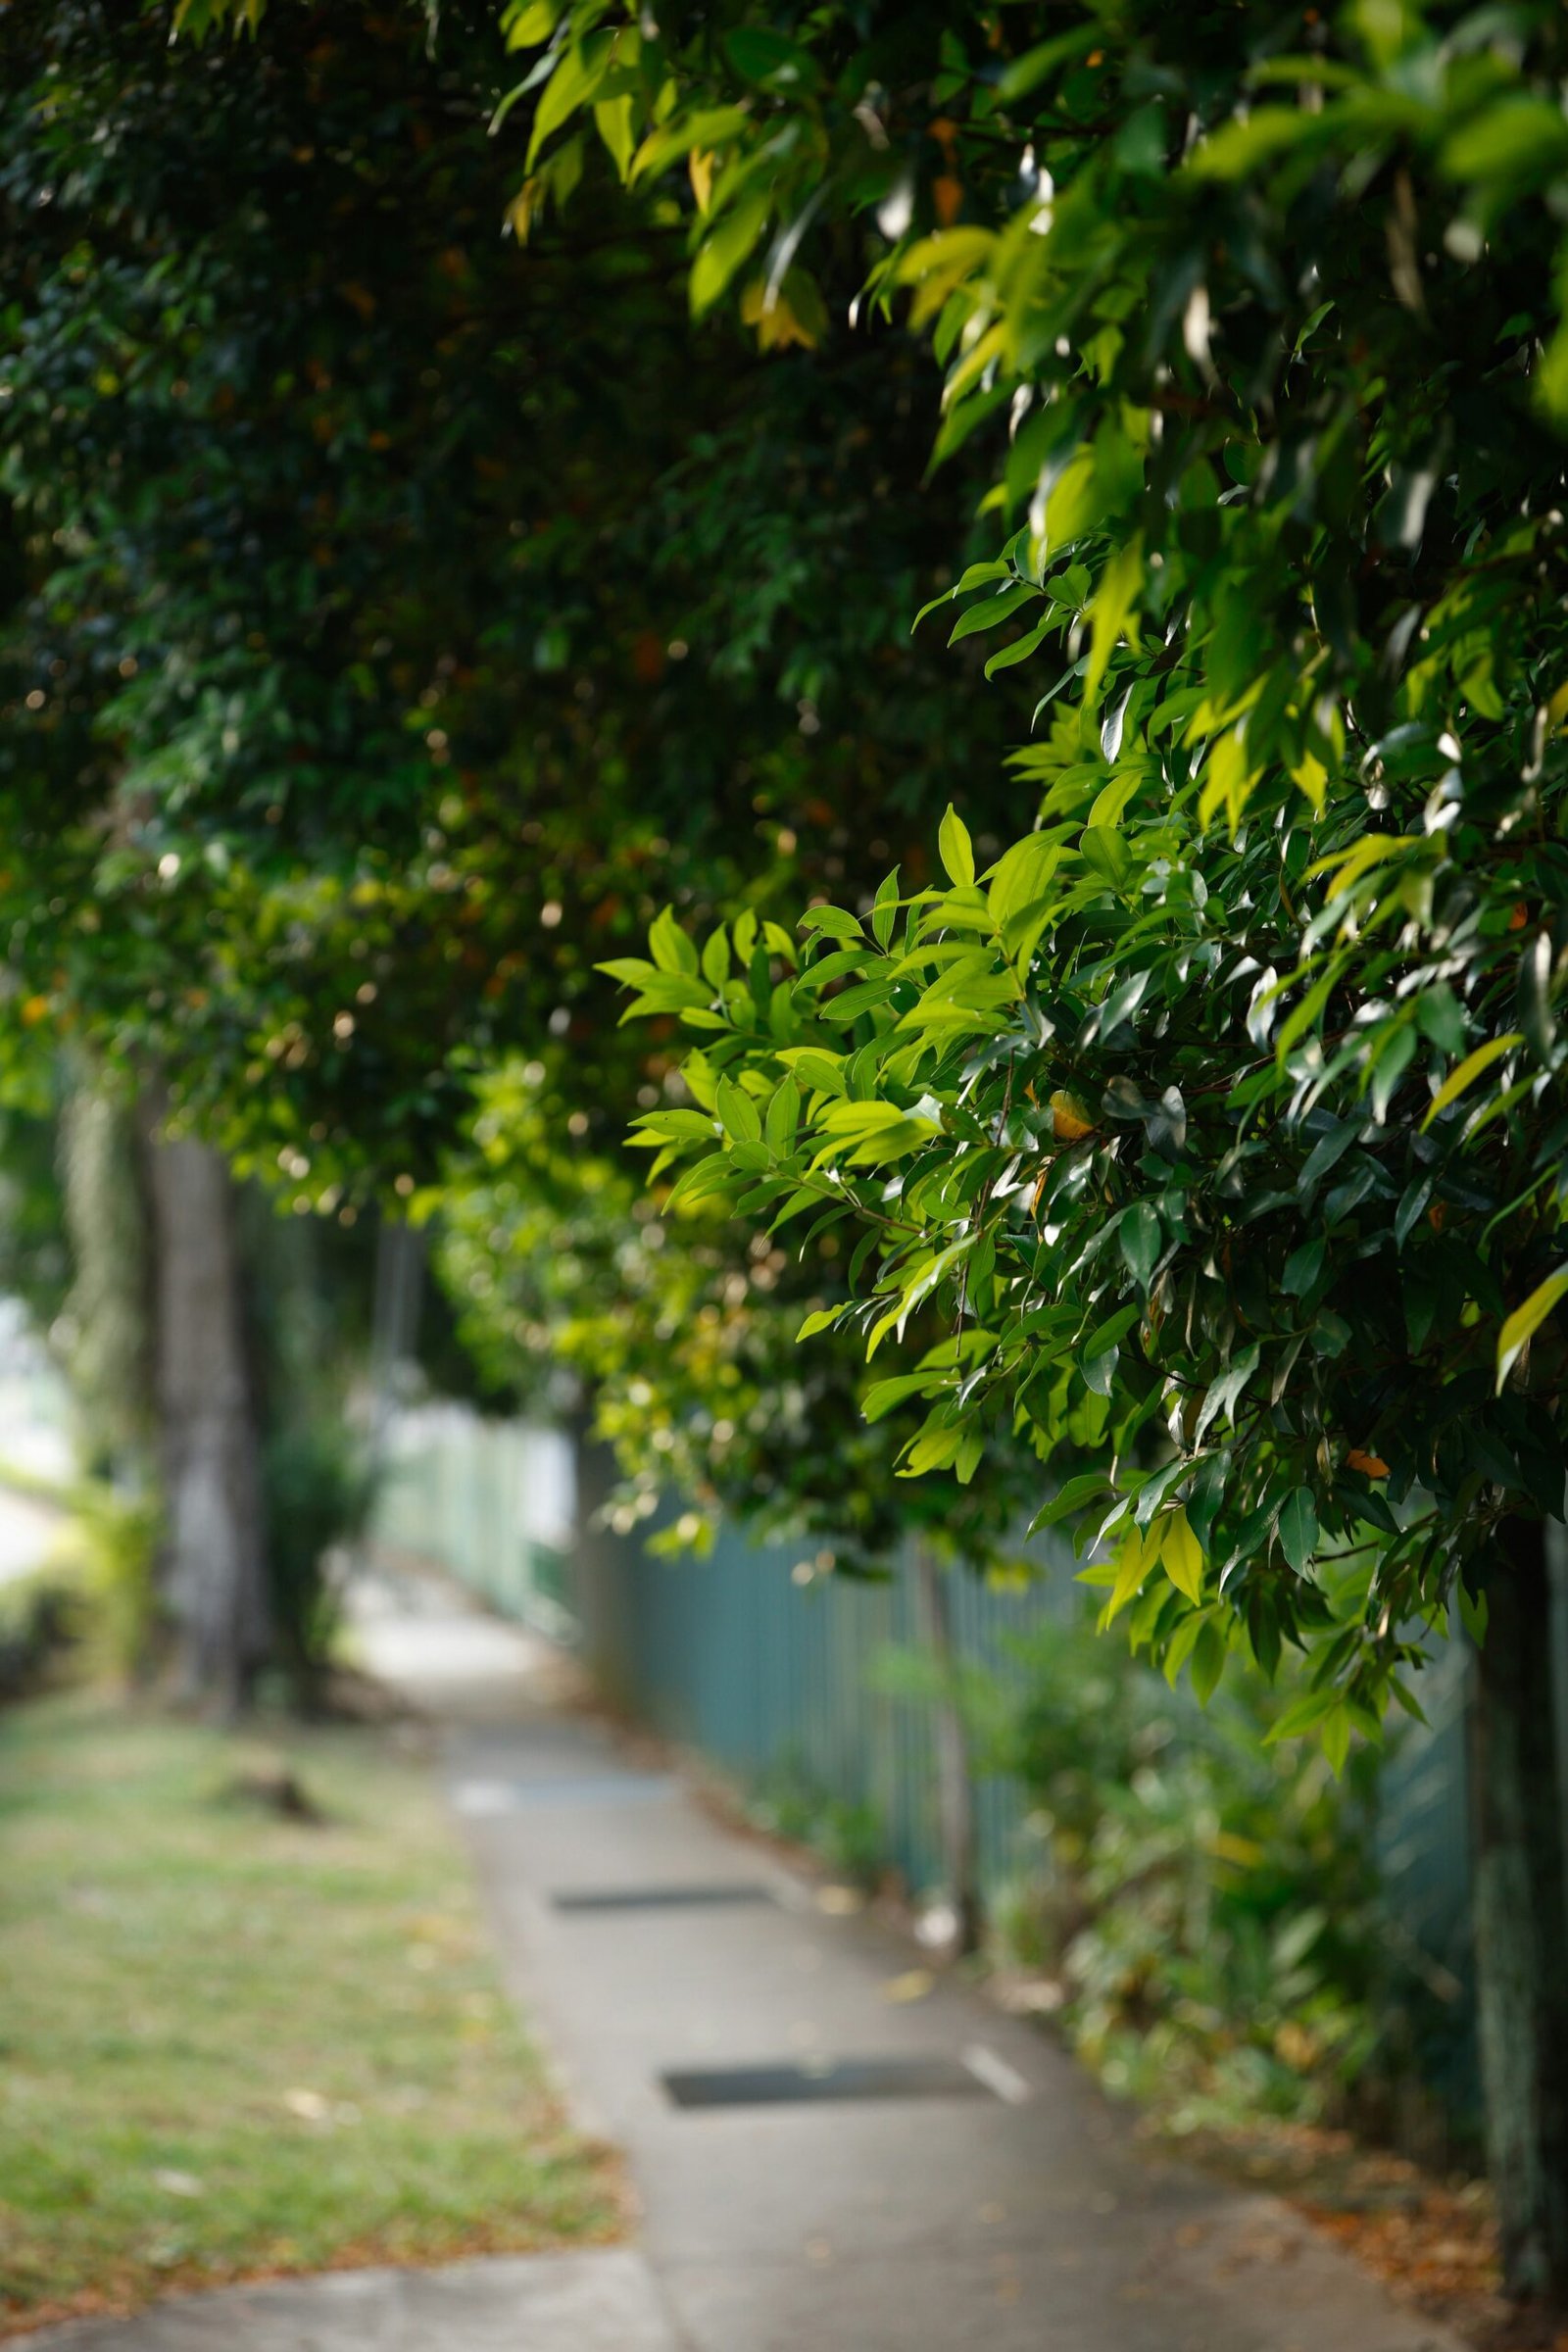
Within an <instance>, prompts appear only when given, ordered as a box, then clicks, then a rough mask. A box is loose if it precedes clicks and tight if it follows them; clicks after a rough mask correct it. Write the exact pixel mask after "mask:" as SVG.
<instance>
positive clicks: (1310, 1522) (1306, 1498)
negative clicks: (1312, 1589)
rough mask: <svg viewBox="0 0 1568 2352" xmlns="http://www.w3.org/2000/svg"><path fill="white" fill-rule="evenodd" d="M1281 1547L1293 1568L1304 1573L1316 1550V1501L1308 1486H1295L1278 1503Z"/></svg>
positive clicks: (1301, 1574)
mask: <svg viewBox="0 0 1568 2352" xmlns="http://www.w3.org/2000/svg"><path fill="white" fill-rule="evenodd" d="M1279 1535H1280V1549H1281V1550H1282V1551H1283V1552H1284V1554H1285V1557H1286V1558H1287V1559H1288V1560H1289V1561H1290V1563H1291V1566H1292V1567H1293V1568H1294V1569H1295V1570H1296V1573H1297V1575H1298V1576H1305V1574H1306V1572H1307V1570H1308V1569H1309V1568H1310V1567H1311V1565H1312V1560H1313V1557H1314V1555H1315V1553H1316V1551H1317V1543H1318V1524H1317V1504H1316V1503H1315V1502H1314V1501H1313V1499H1312V1490H1311V1489H1310V1487H1298V1488H1297V1489H1296V1490H1295V1492H1294V1493H1293V1494H1290V1495H1287V1496H1286V1497H1285V1500H1284V1501H1283V1502H1282V1503H1281V1505H1280V1517H1279Z"/></svg>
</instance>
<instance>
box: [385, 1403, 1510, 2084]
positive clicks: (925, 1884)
mask: <svg viewBox="0 0 1568 2352" xmlns="http://www.w3.org/2000/svg"><path fill="white" fill-rule="evenodd" d="M388 1447H389V1462H390V1472H389V1476H388V1478H387V1480H386V1482H385V1486H384V1489H383V1494H382V1498H381V1502H380V1506H379V1512H378V1520H377V1529H376V1533H377V1536H378V1538H379V1540H380V1541H381V1542H382V1543H383V1544H386V1545H388V1546H390V1547H392V1548H393V1549H395V1550H401V1551H403V1552H405V1553H408V1554H412V1555H416V1556H419V1557H423V1558H426V1559H429V1560H431V1561H434V1562H437V1563H439V1564H440V1565H441V1566H442V1567H443V1568H444V1569H445V1570H446V1571H447V1572H448V1573H449V1574H450V1575H452V1576H454V1577H455V1578H457V1579H458V1580H459V1581H461V1582H462V1583H463V1584H464V1585H466V1587H468V1588H469V1589H470V1590H471V1591H473V1592H474V1593H478V1594H479V1595H481V1596H482V1597H483V1598H484V1599H485V1600H487V1601H488V1602H489V1603H490V1604H491V1605H492V1606H494V1607H496V1608H497V1609H499V1610H502V1611H504V1612H505V1613H507V1614H509V1615H511V1616H514V1617H516V1618H519V1619H521V1620H523V1621H525V1622H526V1623H528V1624H530V1625H532V1626H534V1627H535V1628H537V1629H538V1630H540V1631H541V1632H544V1633H546V1634H548V1635H549V1636H551V1637H552V1638H553V1639H555V1640H558V1641H564V1642H571V1643H572V1644H574V1645H575V1646H576V1647H577V1648H578V1649H579V1650H580V1651H581V1652H582V1653H583V1654H584V1656H585V1657H586V1658H587V1660H588V1662H589V1663H590V1665H591V1666H592V1668H593V1670H594V1672H595V1674H596V1676H597V1677H598V1679H599V1681H600V1683H601V1685H602V1687H603V1688H604V1689H605V1690H606V1691H607V1692H608V1693H609V1694H610V1695H611V1696H612V1697H613V1699H614V1700H615V1701H616V1702H617V1703H618V1704H619V1705H620V1706H621V1707H622V1708H623V1709H624V1710H625V1711H626V1712H627V1713H628V1714H629V1715H631V1716H633V1717H635V1718H636V1719H637V1720H639V1721H642V1722H644V1723H647V1724H648V1725H650V1726H651V1727H652V1728H654V1729H655V1730H657V1731H659V1732H661V1733H662V1734H664V1735H665V1736H666V1737H668V1738H670V1739H672V1740H678V1741H680V1742H681V1743H682V1744H684V1745H686V1746H688V1747H690V1748H692V1749H694V1750H696V1751H698V1752H699V1753H701V1754H702V1755H703V1756H705V1757H706V1758H708V1759H710V1760H711V1762H712V1763H713V1764H715V1765H717V1766H718V1767H719V1768H720V1770H722V1771H723V1772H725V1773H726V1774H728V1775H729V1776H731V1777H732V1778H733V1779H734V1780H735V1781H736V1782H738V1783H740V1784H742V1785H743V1786H745V1787H746V1788H748V1789H752V1790H761V1791H763V1792H766V1791H768V1790H773V1791H775V1792H779V1793H781V1794H783V1795H785V1796H788V1797H790V1798H791V1799H792V1800H793V1801H795V1803H796V1804H797V1805H798V1806H805V1807H806V1808H808V1809H809V1807H810V1805H811V1804H813V1803H815V1804H817V1805H818V1806H820V1807H822V1808H829V1809H834V1810H835V1811H836V1815H837V1818H838V1822H839V1827H840V1832H841V1834H842V1835H843V1837H845V1838H856V1839H859V1840H863V1841H865V1842H866V1843H868V1844H870V1845H872V1846H874V1849H875V1852H876V1855H877V1858H878V1859H879V1860H880V1861H881V1862H882V1863H883V1864H884V1865H891V1866H892V1867H894V1868H896V1869H897V1870H898V1871H899V1872H901V1873H902V1875H903V1877H904V1879H905V1881H906V1882H907V1885H908V1886H909V1887H911V1888H914V1889H923V1888H932V1887H937V1886H939V1885H940V1884H941V1882H942V1879H943V1867H942V1845H941V1839H940V1837H939V1834H938V1821H937V1801H936V1771H935V1764H934V1746H935V1740H934V1729H933V1715H932V1710H931V1709H930V1707H929V1706H924V1705H919V1704H913V1703H910V1700H909V1699H908V1697H907V1696H901V1695H900V1694H899V1692H898V1691H897V1689H896V1688H893V1687H890V1678H889V1675H888V1672H887V1662H888V1659H889V1657H890V1655H891V1654H893V1653H898V1652H900V1651H903V1652H906V1653H907V1652H909V1651H912V1650H914V1649H916V1648H917V1647H918V1646H919V1642H920V1628H919V1614H918V1610H917V1606H916V1595H915V1590H914V1582H913V1578H912V1574H911V1564H910V1562H909V1560H908V1559H903V1560H900V1561H898V1562H896V1563H895V1565H894V1568H893V1572H892V1573H891V1575H890V1576H889V1578H888V1579H887V1580H886V1581H885V1582H881V1583H864V1584H861V1583H855V1582H850V1581H847V1580H845V1579H843V1578H840V1577H836V1576H826V1577H821V1578H812V1579H811V1580H810V1581H809V1582H807V1583H804V1584H803V1583H802V1582H801V1581H800V1580H799V1579H798V1577H797V1574H796V1571H797V1569H798V1568H799V1566H800V1565H801V1562H800V1549H799V1547H792V1546H790V1545H786V1544H755V1543H753V1542H751V1541H750V1540H748V1538H747V1537H746V1536H745V1535H744V1534H742V1533H741V1532H740V1531H739V1530H737V1529H734V1528H726V1529H724V1530H722V1531H721V1532H720V1535H719V1537H718V1540H717V1542H716V1544H715V1545H714V1548H713V1550H712V1551H711V1553H710V1554H709V1555H708V1556H707V1557H706V1558H696V1557H693V1556H691V1555H690V1554H683V1555H681V1556H678V1557H674V1558H666V1557H662V1556H659V1555H658V1554H656V1553H655V1552H653V1551H651V1550H650V1549H649V1547H648V1544H647V1542H646V1540H645V1539H646V1533H647V1531H646V1530H643V1531H641V1532H639V1533H636V1534H631V1535H625V1536H617V1535H614V1534H613V1533H611V1532H610V1531H609V1529H608V1528H607V1527H606V1526H605V1525H604V1524H603V1515H602V1513H600V1512H599V1511H598V1510H597V1509H596V1507H595V1506H596V1503H597V1502H598V1501H599V1500H600V1499H601V1498H602V1496H603V1495H604V1493H605V1492H606V1491H607V1490H608V1484H609V1472H608V1466H607V1465H606V1464H605V1462H604V1461H603V1459H602V1458H601V1457H600V1456H599V1455H598V1454H597V1452H596V1451H595V1449H593V1448H587V1449H578V1448H576V1447H574V1446H572V1445H571V1444H570V1443H569V1442H568V1441H567V1439H565V1438H564V1436H562V1435H561V1434H559V1433H557V1432H553V1431H549V1430H541V1429H536V1428H532V1427H529V1426H527V1425H525V1424H522V1423H495V1422H486V1421H483V1420H481V1419H480V1418H479V1417H478V1416H477V1415H475V1414H473V1413H472V1412H470V1411H468V1410H467V1409H466V1408H465V1407H461V1406H455V1405H429V1406H425V1407H422V1408H420V1409H418V1410H417V1411H413V1412H403V1413H400V1414H397V1415H395V1416H394V1418H393V1421H392V1424H391V1426H390V1429H389V1432H388ZM1031 1548H1032V1549H1033V1550H1034V1551H1035V1553H1036V1556H1037V1560H1038V1563H1039V1565H1040V1567H1041V1569H1042V1570H1043V1573H1042V1575H1041V1576H1040V1578H1039V1580H1038V1581H1037V1582H1036V1583H1034V1584H1032V1585H1031V1586H1030V1587H1029V1588H1028V1589H1027V1590H1025V1591H1022V1592H1004V1591H996V1590H992V1589H990V1588H989V1587H987V1586H986V1585H984V1584H983V1583H981V1582H980V1581H978V1580H977V1579H975V1578H972V1577H967V1576H954V1577H951V1578H950V1579H949V1580H948V1593H949V1612H950V1617H951V1630H952V1640H953V1647H954V1651H955V1653H956V1657H957V1658H958V1659H959V1660H960V1661H962V1662H964V1663H966V1664H971V1665H979V1666H982V1667H984V1668H986V1669H987V1670H988V1671H989V1672H991V1673H992V1674H995V1675H998V1676H1000V1677H1002V1678H1003V1679H1004V1680H1006V1679H1008V1678H1009V1677H1011V1676H1012V1675H1014V1674H1016V1673H1018V1672H1019V1671H1020V1668H1019V1666H1018V1662H1017V1659H1016V1657H1015V1655H1014V1647H1013V1645H1014V1643H1015V1642H1016V1641H1017V1639H1018V1638H1019V1637H1027V1636H1028V1635H1029V1634H1030V1633H1031V1632H1032V1631H1035V1630H1037V1629H1038V1628H1039V1627H1040V1626H1041V1624H1042V1622H1043V1621H1050V1620H1051V1619H1053V1618H1056V1619H1061V1618H1064V1617H1067V1616H1069V1615H1071V1614H1072V1613H1073V1612H1074V1609H1075V1606H1076V1603H1075V1597H1074V1587H1073V1584H1072V1570H1073V1565H1074V1563H1073V1560H1072V1555H1071V1551H1070V1547H1069V1546H1068V1545H1067V1544H1065V1543H1064V1542H1062V1541H1060V1540H1059V1539H1055V1540H1053V1539H1047V1540H1045V1541H1043V1542H1040V1543H1038V1544H1036V1545H1034V1546H1032V1547H1031ZM1465 1671H1466V1659H1465V1654H1464V1650H1463V1645H1462V1644H1461V1643H1458V1642H1455V1643H1453V1644H1451V1645H1450V1646H1449V1648H1448V1650H1447V1652H1446V1655H1445V1656H1444V1657H1443V1658H1442V1659H1440V1660H1439V1661H1437V1662H1436V1663H1435V1665H1434V1666H1433V1668H1432V1669H1431V1670H1430V1672H1429V1673H1428V1675H1427V1676H1426V1677H1424V1678H1423V1691H1422V1696H1423V1700H1424V1703H1425V1705H1426V1708H1427V1711H1428V1714H1429V1716H1430V1717H1431V1728H1430V1730H1428V1731H1425V1732H1422V1731H1420V1730H1418V1729H1416V1728H1415V1727H1411V1729H1410V1731H1409V1732H1408V1733H1407V1734H1406V1736H1404V1737H1403V1738H1402V1739H1401V1740H1400V1743H1399V1746H1398V1749H1397V1754H1396V1755H1395V1757H1394V1758H1393V1760H1392V1761H1391V1763H1390V1765H1389V1767H1388V1768H1387V1770H1386V1773H1385V1777H1384V1790H1383V1820H1382V1831H1381V1840H1380V1843H1381V1856H1382V1865H1383V1873H1384V1879H1385V1884H1386V1887H1387V1889H1388V1895H1389V1906H1388V1908H1389V1918H1390V1922H1391V1931H1390V1932H1391V1934H1393V1935H1397V1936H1401V1937H1403V1938H1405V1939H1406V1940H1407V1941H1408V1942H1409V1943H1410V1944H1411V1945H1413V1946H1415V1947H1417V1948H1418V1949H1419V1951H1420V1953H1421V1954H1422V1955H1424V1957H1425V1960H1426V1961H1427V1962H1428V1963H1429V1964H1430V1968H1431V1971H1432V1975H1433V1978H1434V1981H1435V1982H1443V1981H1446V1982H1447V1983H1448V1984H1450V1985H1451V1986H1452V1987H1453V1993H1452V2001H1453V2009H1454V2033H1453V2036H1452V2059H1451V2065H1452V2068H1453V2070H1454V2077H1455V2083H1454V2088H1455V2095H1456V2096H1460V2097H1462V2096H1463V2082H1461V2080H1460V2079H1461V2078H1465V2079H1467V2078H1468V2076H1469V2074H1470V2071H1471V2069H1472V2067H1473V2051H1472V2049H1471V2046H1470V2043H1471V2036H1470V2029H1469V2006H1470V2004H1469V1981H1470V1956H1469V1875H1468V1838H1467V1835H1466V1823H1467V1809H1468V1795H1467V1789H1466V1773H1465V1739H1464V1696H1465ZM975 1814H976V1831H977V1845H978V1853H979V1864H980V1879H981V1883H982V1885H983V1886H984V1887H986V1888H987V1889H988V1890H991V1891H994V1890H995V1889H996V1888H997V1887H999V1886H1000V1885H1001V1884H1002V1883H1004V1882H1005V1881H1006V1880H1007V1879H1008V1878H1009V1877H1011V1876H1012V1875H1013V1873H1014V1872H1015V1871H1017V1870H1018V1869H1019V1868H1020V1866H1021V1865H1022V1864H1023V1862H1024V1861H1025V1859H1026V1848H1027V1840H1028V1830H1027V1814H1028V1803H1027V1798H1026V1796H1025V1793H1024V1791H1023V1790H1022V1789H1019V1788H1018V1787H1017V1786H1016V1785H1015V1784H1012V1783H1010V1782H1008V1781H1006V1780H1005V1779H1001V1778H997V1777H982V1778H980V1779H979V1780H978V1782H977V1785H976V1789H975Z"/></svg>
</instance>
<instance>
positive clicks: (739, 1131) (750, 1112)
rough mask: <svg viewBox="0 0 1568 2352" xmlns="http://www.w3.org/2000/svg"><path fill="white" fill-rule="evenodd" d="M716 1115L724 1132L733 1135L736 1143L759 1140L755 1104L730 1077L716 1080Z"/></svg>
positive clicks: (754, 1142)
mask: <svg viewBox="0 0 1568 2352" xmlns="http://www.w3.org/2000/svg"><path fill="white" fill-rule="evenodd" d="M718 1115H719V1117H720V1119H721V1120H722V1121H723V1123H724V1132H725V1134H726V1135H732V1136H734V1138H735V1140H736V1142H737V1143H742V1144H759V1143H760V1142H761V1140H762V1122H761V1118H760V1115H759V1112H758V1108H757V1104H756V1103H754V1102H753V1101H752V1098H751V1096H750V1095H749V1094H747V1093H746V1092H745V1091H744V1090H743V1089H742V1088H741V1087H738V1086H737V1085H736V1084H735V1082H734V1080H733V1079H732V1078H721V1079H720V1080H719V1082H718Z"/></svg>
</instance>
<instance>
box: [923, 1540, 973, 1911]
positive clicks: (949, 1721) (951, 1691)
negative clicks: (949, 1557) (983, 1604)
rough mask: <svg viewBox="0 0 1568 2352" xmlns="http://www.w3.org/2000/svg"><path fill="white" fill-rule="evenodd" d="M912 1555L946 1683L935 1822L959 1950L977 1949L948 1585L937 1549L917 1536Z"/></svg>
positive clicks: (968, 1795) (930, 1644)
mask: <svg viewBox="0 0 1568 2352" xmlns="http://www.w3.org/2000/svg"><path fill="white" fill-rule="evenodd" d="M912 1559H913V1574H914V1598H915V1608H916V1612H917V1616H918V1621H919V1626H920V1632H921V1636H922V1639H923V1640H924V1642H925V1645H926V1648H927V1649H928V1650H929V1652H930V1654H931V1659H932V1662H933V1664H934V1665H935V1667H936V1669H937V1672H938V1675H939V1677H940V1678H941V1683H942V1693H941V1695H940V1697H939V1698H938V1700H937V1707H936V1763H937V1824H938V1830H939V1834H940V1838H941V1843H942V1867H943V1870H944V1871H945V1872H946V1874H947V1880H948V1893H949V1899H950V1900H951V1902H952V1904H953V1908H954V1912H955V1915H956V1919H957V1923H958V1926H957V1934H956V1936H955V1939H954V1943H955V1949H956V1952H958V1953H959V1954H962V1953H966V1952H972V1951H974V1950H976V1949H977V1947H978V1945H979V1942H980V1886H979V1860H978V1855H977V1852H976V1838H975V1815H974V1787H973V1784H972V1782H971V1780H970V1778H969V1738H968V1734H967V1732H966V1731H965V1729H964V1722H963V1712H962V1709H961V1707H960V1705H959V1702H958V1677H957V1660H956V1654H955V1651H954V1646H953V1626H952V1621H951V1618H950V1616H949V1611H948V1593H947V1587H946V1586H945V1585H944V1583H943V1580H942V1569H941V1566H940V1564H939V1563H938V1560H937V1557H936V1553H935V1552H934V1551H933V1549H932V1547H931V1545H930V1544H929V1542H928V1541H927V1540H926V1538H925V1537H923V1536H916V1537H915V1539H914V1543H913V1545H912Z"/></svg>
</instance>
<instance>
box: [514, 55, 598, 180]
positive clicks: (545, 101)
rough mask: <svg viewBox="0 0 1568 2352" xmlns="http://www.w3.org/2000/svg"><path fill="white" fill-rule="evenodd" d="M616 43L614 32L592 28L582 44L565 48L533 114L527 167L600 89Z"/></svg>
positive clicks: (530, 166)
mask: <svg viewBox="0 0 1568 2352" xmlns="http://www.w3.org/2000/svg"><path fill="white" fill-rule="evenodd" d="M614 45H615V36H614V34H613V32H592V33H590V34H589V36H588V38H587V39H586V40H585V41H584V42H583V43H582V46H581V47H580V48H575V49H568V50H566V51H565V53H564V56H563V57H562V60H561V63H560V65H558V66H557V68H556V70H555V72H554V73H552V74H551V76H550V79H549V80H548V81H547V82H546V84H545V91H544V96H543V97H542V98H541V99H540V101H539V105H538V108H537V110H536V112H535V115H534V119H533V136H532V137H531V138H530V139H529V141H528V156H527V164H526V169H527V170H528V171H530V172H531V171H532V170H533V166H534V159H535V157H536V156H537V155H538V153H539V150H540V148H541V147H542V146H543V145H544V143H545V141H546V139H548V138H549V137H550V136H551V134H552V132H553V131H557V130H559V129H560V128H561V126H562V124H563V123H564V122H565V121H566V119H567V117H568V116H570V115H574V114H575V113H576V112H577V110H578V108H579V107H580V106H582V105H583V104H584V103H585V102H586V100H588V99H589V98H591V97H592V96H593V93H594V92H595V90H597V89H598V87H599V84H600V83H601V82H602V81H603V80H604V78H605V75H606V73H608V72H609V71H610V62H611V56H612V53H613V49H614Z"/></svg>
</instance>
